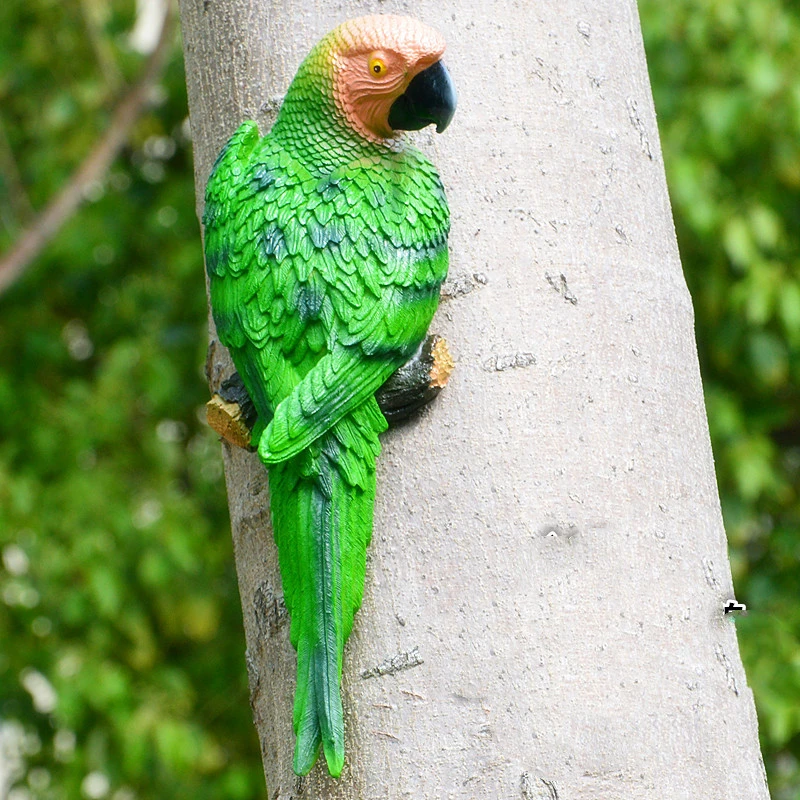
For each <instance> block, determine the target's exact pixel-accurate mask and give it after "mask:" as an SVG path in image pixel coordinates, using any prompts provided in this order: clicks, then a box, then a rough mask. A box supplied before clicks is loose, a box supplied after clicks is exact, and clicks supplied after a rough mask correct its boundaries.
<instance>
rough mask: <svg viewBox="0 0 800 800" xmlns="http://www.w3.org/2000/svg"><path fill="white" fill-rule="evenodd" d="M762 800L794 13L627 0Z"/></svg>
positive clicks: (779, 448) (793, 177)
mask: <svg viewBox="0 0 800 800" xmlns="http://www.w3.org/2000/svg"><path fill="white" fill-rule="evenodd" d="M639 7H640V13H641V16H642V27H643V30H644V36H645V46H646V50H647V55H648V62H649V68H650V75H651V80H652V82H653V93H654V96H655V103H656V109H657V110H658V114H659V128H660V131H661V137H662V147H663V150H664V160H665V163H666V169H667V177H668V183H669V187H670V194H671V196H672V202H673V211H674V215H675V223H676V228H677V232H678V241H679V244H680V249H681V256H682V259H683V265H684V270H685V273H686V279H687V282H688V284H689V288H690V290H691V293H692V297H693V299H694V305H695V313H696V324H697V338H698V348H699V351H700V361H701V368H702V373H703V380H704V384H705V392H706V402H707V406H708V414H709V423H710V427H711V436H712V440H713V444H714V454H715V457H716V465H717V476H718V480H719V487H720V494H721V496H722V507H723V513H724V516H725V522H726V528H727V531H728V539H729V542H730V550H731V558H732V563H733V571H734V580H735V584H736V588H737V595H738V597H739V599H740V600H742V601H744V602H745V603H747V605H748V606H749V607H750V608H751V609H752V610H753V613H751V614H750V615H749V616H748V617H745V618H743V619H740V620H739V621H738V622H737V626H738V628H739V640H740V643H741V648H742V656H743V658H744V661H745V666H746V669H747V674H748V680H749V682H750V685H751V686H752V688H753V690H754V693H755V698H756V703H757V706H758V712H759V722H760V729H761V738H762V745H763V750H764V755H765V759H766V762H767V769H768V772H769V776H770V785H771V789H772V793H773V797H775V798H776V800H779V799H780V800H782V799H784V798H785V799H786V800H788V799H789V798H791V799H792V800H795V799H796V798H798V797H800V770H798V760H799V759H800V602H798V599H799V597H800V567H799V566H798V565H800V6H798V5H797V4H796V3H789V2H781V0H673V2H670V3H664V2H662V1H661V0H639Z"/></svg>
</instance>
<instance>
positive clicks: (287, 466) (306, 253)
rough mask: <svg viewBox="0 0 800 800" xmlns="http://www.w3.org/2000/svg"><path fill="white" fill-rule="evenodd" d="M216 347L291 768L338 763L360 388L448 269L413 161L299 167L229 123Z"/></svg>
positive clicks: (426, 184)
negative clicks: (263, 530) (286, 694)
mask: <svg viewBox="0 0 800 800" xmlns="http://www.w3.org/2000/svg"><path fill="white" fill-rule="evenodd" d="M203 221H204V224H205V249H206V265H207V270H208V274H209V280H210V289H211V303H212V310H213V315H214V320H215V323H216V326H217V332H218V335H219V338H220V340H221V341H222V343H223V344H225V345H226V346H227V347H228V348H229V349H230V352H231V356H232V358H233V362H234V364H235V365H236V368H237V370H238V371H239V374H240V375H241V377H242V379H243V381H244V383H245V386H246V387H247V389H248V391H249V393H250V396H251V397H252V399H253V402H254V404H255V406H256V409H257V411H258V417H259V421H258V424H257V425H256V427H255V429H254V434H253V443H254V445H256V446H257V447H258V454H259V457H260V458H261V460H262V461H263V462H264V463H265V464H266V465H267V466H268V467H269V486H270V495H271V508H272V519H273V528H274V533H275V540H276V542H277V545H278V552H279V558H280V568H281V578H282V582H283V590H284V596H285V600H286V605H287V608H288V609H289V613H290V616H291V641H292V644H293V646H294V647H295V649H296V650H297V689H296V694H295V709H294V729H295V734H296V736H297V741H296V747H295V761H294V769H295V771H296V772H297V773H298V774H306V773H307V772H308V771H309V770H310V769H311V767H312V766H313V765H314V762H315V761H316V759H317V756H318V754H319V751H320V748H321V749H323V751H324V753H325V758H326V760H327V764H328V769H329V771H330V773H331V774H332V775H338V774H339V773H340V772H341V770H342V766H343V763H344V719H343V714H342V702H341V695H340V689H339V685H340V680H341V670H342V653H343V650H344V644H345V642H346V640H347V637H348V635H349V633H350V630H351V628H352V625H353V617H354V615H355V613H356V611H357V610H358V608H359V606H360V605H361V599H362V596H363V587H364V570H365V564H366V548H367V545H368V543H369V540H370V537H371V534H372V515H373V507H374V498H375V460H376V458H377V456H378V454H379V452H380V443H379V441H378V435H379V434H380V433H381V432H383V431H384V430H385V428H386V421H385V419H384V418H383V415H382V414H381V412H380V410H379V409H378V406H377V403H376V401H375V399H374V393H375V391H376V390H377V389H378V388H379V387H380V386H381V384H383V383H384V381H385V380H386V379H387V378H388V377H389V376H390V375H391V374H392V372H394V371H395V370H396V369H397V368H398V367H399V366H401V365H402V364H403V363H404V362H405V361H406V360H407V359H408V358H410V357H411V355H412V354H413V353H414V351H415V350H416V348H417V346H418V344H419V342H420V341H421V340H422V339H423V338H424V336H425V332H426V330H427V328H428V325H429V324H430V321H431V318H432V316H433V313H434V311H435V309H436V306H437V304H438V298H439V287H440V285H441V283H442V281H443V280H444V277H445V274H446V271H447V247H446V237H447V229H448V225H449V219H448V211H447V205H446V203H445V200H444V193H443V191H442V187H441V184H440V182H439V178H438V176H437V174H436V172H435V171H434V169H433V167H432V166H431V165H430V163H429V162H428V161H427V160H426V159H425V158H424V156H422V155H421V154H420V153H419V152H418V151H416V150H413V149H411V148H407V149H406V150H404V151H391V150H388V149H385V148H377V147H371V149H369V148H367V149H366V150H365V152H364V153H363V154H362V155H361V156H359V157H357V158H351V159H350V160H349V161H346V162H345V163H343V164H341V165H340V166H339V167H337V168H336V169H334V170H333V171H329V172H327V173H322V172H319V171H317V172H312V171H310V169H309V168H307V167H306V166H304V165H303V163H301V162H300V161H299V160H298V159H297V158H295V157H293V156H292V155H290V154H289V153H288V152H287V150H286V149H284V147H283V146H282V144H281V143H280V142H279V141H278V140H277V138H276V137H274V136H272V137H271V136H266V137H264V138H259V135H258V131H257V128H256V126H255V124H254V123H252V122H246V123H244V124H243V125H242V126H241V127H240V128H239V129H238V130H237V131H236V133H235V134H234V136H233V137H232V138H231V139H230V141H229V142H228V144H227V145H226V147H225V148H224V150H223V151H222V153H221V154H220V157H219V159H218V160H217V163H216V165H215V167H214V170H213V172H212V175H211V178H210V179H209V183H208V187H207V190H206V210H205V214H204V219H203Z"/></svg>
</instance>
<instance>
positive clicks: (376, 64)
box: [369, 57, 388, 78]
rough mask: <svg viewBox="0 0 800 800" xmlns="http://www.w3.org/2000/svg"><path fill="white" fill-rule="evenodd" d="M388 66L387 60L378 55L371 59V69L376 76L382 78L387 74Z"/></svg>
mask: <svg viewBox="0 0 800 800" xmlns="http://www.w3.org/2000/svg"><path fill="white" fill-rule="evenodd" d="M387 69H388V67H387V66H386V62H385V61H384V60H383V59H381V58H377V57H373V58H371V59H370V60H369V71H370V72H371V73H372V74H373V75H374V76H375V77H376V78H380V77H382V76H384V75H385V74H386V70H387Z"/></svg>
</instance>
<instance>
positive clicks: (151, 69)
mask: <svg viewBox="0 0 800 800" xmlns="http://www.w3.org/2000/svg"><path fill="white" fill-rule="evenodd" d="M174 22H175V13H174V10H173V8H172V4H170V7H169V9H168V11H167V14H166V16H165V17H164V24H163V27H162V28H161V33H160V35H159V39H158V44H157V45H156V47H155V49H154V50H153V52H152V53H151V54H150V56H149V58H148V59H147V62H146V64H145V66H144V69H143V70H142V74H141V77H140V78H139V80H138V81H137V82H136V83H135V84H134V85H133V86H132V87H131V89H130V90H129V91H128V93H127V94H126V95H125V96H124V97H123V99H122V100H121V101H120V103H119V105H118V106H117V107H116V109H115V110H114V114H113V116H112V118H111V124H110V125H109V127H108V130H107V131H106V132H105V134H104V136H103V137H102V138H101V139H100V140H99V141H98V143H97V145H96V146H95V147H94V148H93V149H92V151H91V152H90V153H89V155H87V156H86V158H85V159H84V160H83V163H82V164H81V165H80V166H79V167H78V169H77V170H76V171H75V172H74V173H73V175H72V177H71V178H70V179H69V180H68V181H67V182H66V184H65V185H64V187H63V188H62V189H61V190H60V191H59V192H58V193H57V194H56V195H55V197H53V199H52V200H51V201H50V202H49V203H48V204H47V206H46V207H45V208H44V210H43V211H41V212H40V213H39V214H38V215H37V216H36V217H35V218H34V220H33V221H32V223H31V224H30V226H29V227H28V228H27V229H26V230H25V231H24V232H23V233H22V235H21V236H20V237H19V239H17V241H16V242H15V243H14V245H12V247H11V249H10V250H9V251H8V252H6V253H5V254H4V255H3V257H2V258H0V294H2V293H3V292H4V291H5V290H6V289H8V287H9V286H11V284H12V283H14V281H16V280H17V278H19V277H20V275H22V273H23V272H24V271H25V270H26V269H27V268H28V267H29V266H30V264H31V263H32V262H33V260H34V259H35V258H36V257H37V256H38V255H39V253H40V252H41V251H42V250H43V249H44V247H45V246H46V245H47V244H49V242H50V241H51V240H52V239H53V238H54V237H55V235H56V234H57V233H58V232H59V230H61V227H62V226H63V225H64V223H65V222H66V221H67V220H68V219H69V218H70V217H71V216H72V215H73V214H74V213H75V212H76V211H77V210H78V208H79V207H80V205H81V203H82V202H83V200H84V198H85V196H86V190H87V189H88V187H90V186H91V185H92V184H94V183H96V182H97V181H99V180H101V179H102V178H103V176H104V175H105V174H106V172H108V170H109V168H110V167H111V164H113V162H114V159H115V158H116V157H117V155H119V152H120V150H121V149H122V148H123V146H124V145H125V143H126V142H127V141H128V137H129V135H130V132H131V129H132V128H133V126H134V125H135V124H136V121H137V120H138V119H139V117H140V116H141V114H142V112H143V111H144V109H145V108H146V106H147V103H148V100H149V98H150V91H151V89H152V87H153V85H154V84H155V83H156V81H157V80H158V78H159V77H160V75H161V73H162V71H163V69H164V67H165V65H166V62H167V53H168V51H169V45H170V42H171V39H172V32H173V28H174Z"/></svg>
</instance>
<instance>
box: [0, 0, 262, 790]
mask: <svg viewBox="0 0 800 800" xmlns="http://www.w3.org/2000/svg"><path fill="white" fill-rule="evenodd" d="M135 14H136V4H135V2H134V0H83V1H82V2H56V1H55V0H24V2H21V1H20V2H5V3H0V108H1V109H2V118H1V119H0V180H2V184H0V252H2V251H4V250H6V249H7V248H8V246H9V244H10V243H11V242H12V241H13V240H14V239H15V237H16V236H17V235H18V234H19V231H20V229H21V228H22V226H23V225H24V224H25V223H27V222H29V221H30V219H31V216H32V209H33V208H41V207H42V206H43V205H44V204H45V203H46V201H47V200H48V199H49V198H51V197H52V196H53V195H54V194H55V192H56V191H57V190H58V189H59V188H60V187H61V186H62V185H63V183H64V182H65V181H66V180H67V179H68V178H69V176H70V175H71V174H72V172H73V171H74V170H75V168H76V167H77V166H78V165H79V164H80V162H81V160H82V159H83V158H84V157H85V156H86V155H87V154H88V153H89V152H90V150H91V149H92V147H93V146H94V145H95V144H96V142H97V140H98V138H99V137H100V136H101V135H102V133H103V131H104V130H105V128H106V127H107V125H108V121H109V118H110V115H111V112H112V111H113V109H114V107H115V104H116V103H117V102H119V99H120V97H121V96H122V95H123V94H124V92H125V90H126V88H127V86H129V85H130V84H131V83H133V82H135V80H136V79H137V78H138V76H139V73H140V71H141V69H142V66H143V64H144V62H145V60H146V56H145V55H142V54H140V53H138V52H136V51H135V50H134V49H133V48H132V46H131V43H130V31H131V29H132V28H133V25H134V22H135ZM155 99H156V105H155V107H154V108H153V109H152V110H150V111H148V112H147V113H146V114H145V115H144V116H143V117H142V118H141V119H140V120H139V121H138V122H137V124H136V126H135V129H134V131H133V136H132V140H131V144H130V146H129V147H128V148H126V150H125V151H124V153H123V155H122V157H121V158H119V159H118V161H117V163H116V164H115V165H114V167H113V169H112V171H111V173H110V175H109V176H108V177H107V179H106V180H105V181H103V182H102V184H99V185H97V186H96V187H93V188H92V190H91V192H90V193H89V198H88V200H89V202H88V203H87V204H86V205H84V206H83V207H82V209H81V210H80V212H79V213H78V214H77V215H76V216H75V217H74V218H73V219H72V220H70V222H69V223H68V224H67V225H66V227H65V228H64V229H63V230H62V231H61V233H60V234H59V236H58V237H57V239H56V240H55V241H54V242H53V243H52V244H51V245H50V246H49V247H47V248H46V250H45V251H44V252H43V253H42V254H41V256H40V257H39V258H38V259H37V261H36V263H35V265H34V266H33V267H32V268H31V269H30V270H29V271H28V272H27V273H26V274H25V275H24V277H23V279H22V280H20V281H19V282H18V283H17V284H16V285H14V286H13V287H12V288H11V290H9V291H8V292H7V293H6V294H5V295H3V296H2V297H0V320H1V321H0V341H2V348H0V555H1V556H2V563H0V748H5V749H10V750H12V751H16V754H17V756H18V757H19V764H20V773H19V775H18V776H17V779H16V782H15V786H16V787H17V788H16V789H15V790H14V794H13V797H14V798H15V800H25V798H54V799H55V798H66V799H69V800H72V799H73V798H80V797H88V798H93V797H97V798H101V797H108V798H113V800H130V799H131V798H134V797H151V798H168V797H169V798H173V797H174V798H189V797H191V798H197V799H198V800H200V799H202V798H209V800H210V798H214V800H226V799H231V800H233V799H234V798H248V799H249V798H254V797H259V796H263V794H264V778H263V772H262V768H261V763H260V757H259V750H258V743H257V738H256V734H255V731H254V729H253V725H252V717H251V712H250V705H249V696H248V688H247V672H246V667H245V659H244V648H245V645H244V634H243V630H242V621H241V611H240V608H239V600H238V592H237V586H236V579H235V574H234V569H233V555H232V552H231V550H232V548H231V539H230V523H229V520H228V515H227V506H226V502H225V492H224V483H223V478H222V472H221V459H220V452H219V444H218V442H217V439H216V437H215V436H214V435H212V433H211V432H210V431H209V430H208V429H207V427H206V426H205V425H204V424H203V422H201V419H200V417H202V416H203V413H204V409H203V405H204V403H205V401H206V399H207V397H208V394H207V392H208V390H207V388H206V383H205V380H204V378H203V375H202V365H203V363H204V361H205V346H206V341H207V332H206V300H205V286H204V281H203V262H202V254H201V249H200V238H199V229H198V223H197V218H196V216H195V211H194V208H195V199H194V183H193V176H192V159H191V147H190V143H189V141H188V135H187V134H188V125H187V122H186V117H187V107H186V90H185V81H184V75H183V65H182V59H181V54H180V47H179V42H178V39H177V36H176V37H175V43H174V46H173V48H172V49H171V58H170V61H169V64H168V66H167V68H166V71H165V73H164V75H163V77H162V79H161V81H160V84H159V86H158V87H157V91H156V97H155ZM2 783H3V780H2V778H1V777H0V796H3V797H4V796H5V793H4V791H3V786H2Z"/></svg>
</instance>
